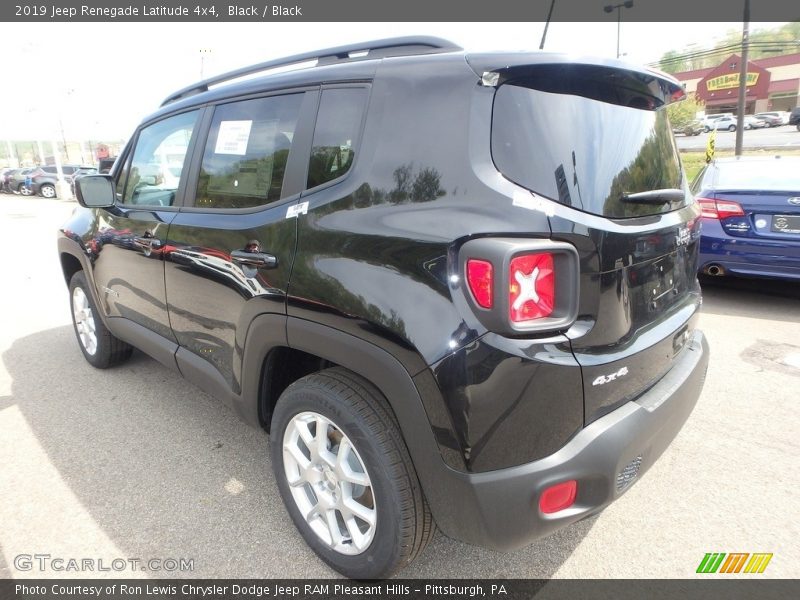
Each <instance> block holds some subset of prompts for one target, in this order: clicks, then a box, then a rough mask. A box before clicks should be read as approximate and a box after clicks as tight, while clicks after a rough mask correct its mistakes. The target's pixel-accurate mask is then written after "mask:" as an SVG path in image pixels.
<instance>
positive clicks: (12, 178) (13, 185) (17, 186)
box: [7, 167, 36, 196]
mask: <svg viewBox="0 0 800 600" xmlns="http://www.w3.org/2000/svg"><path fill="white" fill-rule="evenodd" d="M35 170H36V167H26V168H24V169H16V170H14V171H12V172H11V174H10V175H9V176H8V179H7V185H8V189H9V190H10V191H11V192H13V193H15V194H22V195H23V196H30V195H31V194H33V192H32V191H31V190H30V188H29V187H28V186H27V185H26V182H27V181H29V180H30V175H31V173H33V172H34V171H35Z"/></svg>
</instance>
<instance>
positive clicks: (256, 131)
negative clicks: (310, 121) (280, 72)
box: [195, 93, 303, 208]
mask: <svg viewBox="0 0 800 600" xmlns="http://www.w3.org/2000/svg"><path fill="white" fill-rule="evenodd" d="M302 102H303V94H302V93H300V94H290V95H287V96H271V97H269V98H257V99H255V100H245V101H242V102H233V103H231V104H223V105H221V106H218V107H217V108H216V110H215V111H214V118H213V120H212V122H211V129H210V130H209V132H208V141H207V142H206V149H205V152H204V153H203V164H202V166H201V168H200V177H199V180H198V182H197V199H196V201H195V206H198V207H205V208H249V207H253V206H261V205H263V204H268V203H269V202H273V201H275V200H280V198H281V189H282V188H283V176H284V173H285V171H286V162H287V160H288V158H289V150H291V146H292V139H293V137H294V132H295V128H296V127H297V118H298V115H299V113H300V105H301V103H302Z"/></svg>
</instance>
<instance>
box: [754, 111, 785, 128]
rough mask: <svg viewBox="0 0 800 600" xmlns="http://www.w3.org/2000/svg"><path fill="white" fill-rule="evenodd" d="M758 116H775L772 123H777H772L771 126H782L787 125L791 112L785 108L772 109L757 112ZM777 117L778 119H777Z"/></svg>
mask: <svg viewBox="0 0 800 600" xmlns="http://www.w3.org/2000/svg"><path fill="white" fill-rule="evenodd" d="M755 116H756V117H773V119H772V120H771V121H770V123H775V124H774V125H770V126H771V127H780V126H781V125H787V124H788V123H789V112H788V111H785V110H770V111H764V112H759V113H756V114H755ZM775 119H777V120H775Z"/></svg>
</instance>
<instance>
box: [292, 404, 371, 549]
mask: <svg viewBox="0 0 800 600" xmlns="http://www.w3.org/2000/svg"><path fill="white" fill-rule="evenodd" d="M283 468H284V472H285V475H286V480H287V483H288V484H289V487H290V490H291V493H292V498H293V499H294V501H295V504H296V505H297V508H298V509H299V510H300V513H301V514H302V515H303V517H304V518H305V520H306V523H308V526H309V527H310V528H311V530H312V531H313V532H314V533H315V534H316V535H317V537H319V539H320V540H322V542H323V543H325V544H326V545H327V546H328V547H330V548H332V549H333V550H335V551H336V552H339V553H341V554H347V555H355V554H361V553H362V552H364V551H365V550H366V549H367V548H368V547H369V545H370V543H371V542H372V539H373V538H374V536H375V527H376V524H377V508H376V506H375V494H374V493H373V489H372V481H371V479H370V476H369V474H368V473H367V469H366V467H365V466H364V461H363V460H361V457H360V456H359V454H358V451H357V450H356V448H355V446H353V443H352V442H351V441H350V439H349V438H348V437H347V436H346V435H345V434H344V432H342V430H341V429H340V428H339V427H338V426H337V425H336V424H335V423H334V422H333V421H331V420H330V419H328V418H327V417H325V416H323V415H321V414H318V413H314V412H302V413H299V414H297V415H295V416H294V417H292V419H291V420H290V421H289V423H288V425H287V426H286V430H285V431H284V434H283Z"/></svg>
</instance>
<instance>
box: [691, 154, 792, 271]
mask: <svg viewBox="0 0 800 600" xmlns="http://www.w3.org/2000/svg"><path fill="white" fill-rule="evenodd" d="M798 173H800V159H797V158H796V157H768V158H752V157H747V159H746V160H741V161H740V160H738V159H722V160H719V161H715V162H714V163H712V164H711V165H709V167H708V168H707V169H706V170H705V172H704V174H703V176H702V177H701V178H700V179H699V180H698V181H699V183H695V185H696V186H697V188H696V189H697V194H698V200H699V201H700V202H701V203H703V204H705V203H709V202H713V203H714V205H715V208H716V207H719V209H720V210H718V212H717V214H718V217H719V218H720V225H721V226H722V229H723V230H724V231H725V233H727V234H728V235H730V236H732V237H734V238H743V241H746V240H753V241H758V242H760V243H758V244H752V245H748V246H746V248H747V252H748V253H750V254H752V257H751V258H752V259H753V260H754V261H756V262H758V263H759V264H769V265H774V266H775V267H794V266H796V264H797V260H798V259H800V185H798ZM739 251H740V252H741V249H739Z"/></svg>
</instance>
